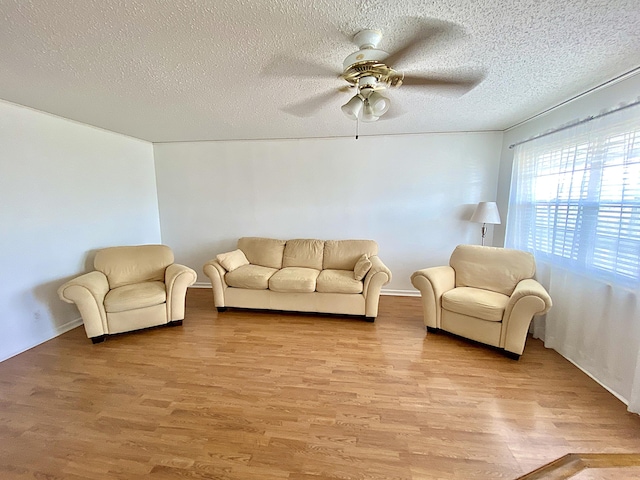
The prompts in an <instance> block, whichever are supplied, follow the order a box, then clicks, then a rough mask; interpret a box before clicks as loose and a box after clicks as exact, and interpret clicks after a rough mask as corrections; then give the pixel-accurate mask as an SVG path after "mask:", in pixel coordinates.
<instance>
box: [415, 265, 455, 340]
mask: <svg viewBox="0 0 640 480" xmlns="http://www.w3.org/2000/svg"><path fill="white" fill-rule="evenodd" d="M411 284H412V285H413V286H414V287H415V288H417V289H418V290H419V291H420V296H421V297H422V311H423V313H424V324H425V326H427V327H432V328H442V327H441V320H442V295H443V294H444V293H445V292H447V291H449V290H451V289H452V288H454V287H455V286H456V272H455V270H454V269H453V268H451V267H450V266H448V265H445V266H441V267H431V268H424V269H422V270H418V271H417V272H414V273H413V275H411Z"/></svg>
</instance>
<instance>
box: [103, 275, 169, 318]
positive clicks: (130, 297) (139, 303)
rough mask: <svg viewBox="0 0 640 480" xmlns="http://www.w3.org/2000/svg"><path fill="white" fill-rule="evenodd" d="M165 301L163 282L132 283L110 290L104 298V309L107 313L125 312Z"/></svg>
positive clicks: (165, 293) (165, 294)
mask: <svg viewBox="0 0 640 480" xmlns="http://www.w3.org/2000/svg"><path fill="white" fill-rule="evenodd" d="M166 301H167V292H166V290H165V285H164V283H163V282H142V283H133V284H130V285H124V286H122V287H117V288H114V289H113V290H110V291H109V293H107V295H106V296H105V297H104V309H105V311H106V312H107V313H117V312H125V311H127V310H135V309H138V308H145V307H152V306H154V305H160V304H162V303H165V302H166Z"/></svg>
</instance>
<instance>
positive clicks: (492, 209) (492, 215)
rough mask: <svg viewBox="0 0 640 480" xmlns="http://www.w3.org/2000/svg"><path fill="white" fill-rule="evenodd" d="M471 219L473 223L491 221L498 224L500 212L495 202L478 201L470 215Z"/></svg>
mask: <svg viewBox="0 0 640 480" xmlns="http://www.w3.org/2000/svg"><path fill="white" fill-rule="evenodd" d="M471 221H472V222H475V223H492V224H494V225H500V223H501V222H500V212H499V211H498V205H497V204H496V202H480V203H478V206H477V207H476V211H475V212H473V215H472V216H471Z"/></svg>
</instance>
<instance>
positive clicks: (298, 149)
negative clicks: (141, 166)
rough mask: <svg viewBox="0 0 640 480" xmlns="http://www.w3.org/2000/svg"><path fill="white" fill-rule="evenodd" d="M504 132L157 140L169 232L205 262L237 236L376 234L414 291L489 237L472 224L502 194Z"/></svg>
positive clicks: (398, 279) (398, 284) (182, 256)
mask: <svg viewBox="0 0 640 480" xmlns="http://www.w3.org/2000/svg"><path fill="white" fill-rule="evenodd" d="M501 145H502V133H495V132H489V133H457V134H425V135H399V136H386V137H360V139H359V140H355V139H353V138H331V139H326V138H325V139H304V140H264V141H226V142H185V143H166V144H154V152H155V162H156V175H157V183H158V200H159V205H160V223H161V229H162V239H163V242H164V243H166V244H167V245H170V246H171V247H172V248H173V250H174V252H175V254H176V259H177V260H179V261H181V262H182V263H186V264H187V265H189V266H190V267H192V268H194V269H195V270H196V271H197V272H198V274H199V277H198V279H199V282H203V283H204V282H206V281H207V280H208V279H207V278H206V277H205V276H204V275H203V274H202V265H203V264H204V263H205V262H206V261H207V260H209V259H211V258H213V257H215V255H216V254H218V253H221V252H224V251H228V250H232V249H233V248H235V245H236V241H237V239H238V237H241V236H267V237H276V238H282V239H289V238H321V239H344V238H366V239H374V240H376V241H377V242H378V243H379V245H380V257H381V258H382V260H383V261H384V262H385V263H386V264H387V266H388V267H389V268H390V269H391V271H392V272H393V281H392V283H391V284H389V285H387V290H388V291H393V290H401V291H411V290H413V287H412V286H411V282H410V276H411V273H413V272H414V271H415V270H417V269H419V268H425V267H427V266H432V265H438V264H443V262H444V263H446V262H448V259H449V256H450V254H451V251H452V250H453V248H454V247H455V246H456V245H457V244H459V243H466V242H473V243H479V242H480V225H478V224H471V223H470V222H468V219H469V218H470V216H471V214H472V212H473V208H474V207H475V204H476V203H477V202H478V201H480V200H494V199H495V195H496V184H497V176H498V165H499V156H500V148H501Z"/></svg>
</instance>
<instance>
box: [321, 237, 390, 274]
mask: <svg viewBox="0 0 640 480" xmlns="http://www.w3.org/2000/svg"><path fill="white" fill-rule="evenodd" d="M363 253H366V254H367V255H368V256H369V257H372V256H374V255H378V244H377V243H376V242H374V241H373V240H327V241H326V242H324V265H323V267H324V268H325V269H331V270H351V271H353V269H354V268H355V266H356V263H358V260H360V257H362V254H363Z"/></svg>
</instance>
